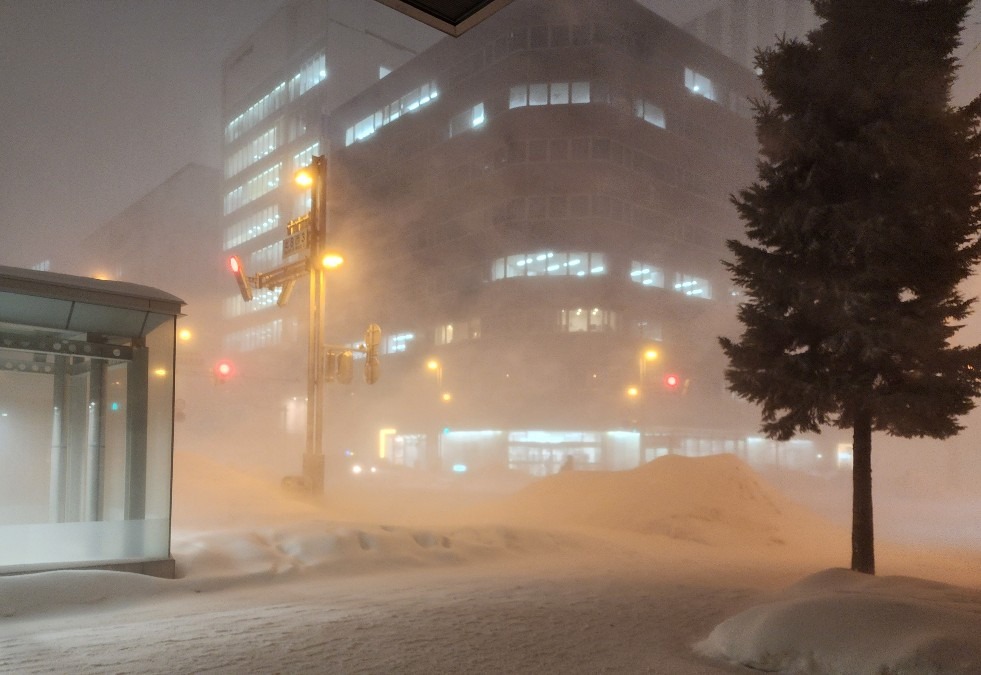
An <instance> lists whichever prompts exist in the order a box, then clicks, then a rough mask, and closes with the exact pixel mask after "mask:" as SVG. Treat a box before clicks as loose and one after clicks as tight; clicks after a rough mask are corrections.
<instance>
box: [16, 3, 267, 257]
mask: <svg viewBox="0 0 981 675" xmlns="http://www.w3.org/2000/svg"><path fill="white" fill-rule="evenodd" d="M282 2H283V0H0V92H2V94H0V264H5V265H19V266H24V267H26V266H30V265H32V264H35V263H37V262H40V261H41V260H43V259H45V258H46V257H48V255H49V252H50V251H51V245H52V242H53V238H54V237H55V235H56V234H57V233H61V235H60V236H62V237H63V239H62V242H64V243H70V242H71V241H72V240H74V239H77V238H79V237H81V236H85V235H87V234H89V233H90V232H92V231H93V230H94V229H96V228H97V227H98V226H99V225H101V224H103V223H105V222H106V221H107V220H109V219H111V218H113V217H114V216H116V215H117V214H118V213H119V212H121V211H122V210H123V209H125V208H126V207H128V206H129V205H130V204H132V203H133V202H134V201H136V200H138V199H139V198H140V197H142V196H143V195H145V194H146V193H147V192H149V191H150V190H152V189H153V188H155V187H156V186H157V185H159V184H160V183H162V182H163V181H165V180H166V179H167V178H169V177H170V176H171V175H173V174H174V173H175V172H176V171H178V170H179V169H181V168H182V167H183V166H185V165H186V164H188V163H189V162H198V163H201V164H205V165H208V166H214V167H217V166H219V165H220V161H221V159H220V158H221V156H220V148H221V121H220V107H221V62H222V59H223V58H224V56H225V55H226V54H227V53H228V52H229V51H230V50H231V49H232V48H233V47H234V46H235V45H236V44H237V43H239V42H240V41H242V40H244V39H245V38H246V37H248V35H249V34H250V33H252V32H253V31H254V30H255V29H256V28H257V27H258V26H259V25H260V24H261V23H262V21H264V20H265V19H266V18H267V17H269V16H270V15H271V14H272V13H273V12H275V10H276V9H277V8H278V7H279V6H280V5H281V4H282ZM55 271H57V270H55Z"/></svg>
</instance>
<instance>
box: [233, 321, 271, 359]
mask: <svg viewBox="0 0 981 675" xmlns="http://www.w3.org/2000/svg"><path fill="white" fill-rule="evenodd" d="M282 341H283V320H282V319H275V320H274V321H269V322H267V323H264V324H262V325H259V326H251V327H249V328H245V329H243V330H239V331H235V332H234V333H229V334H227V335H226V336H225V338H224V340H223V346H224V348H225V351H228V352H234V351H239V352H248V351H252V350H255V349H261V348H263V347H273V346H275V345H278V344H280V343H282Z"/></svg>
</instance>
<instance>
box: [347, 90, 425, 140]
mask: <svg viewBox="0 0 981 675" xmlns="http://www.w3.org/2000/svg"><path fill="white" fill-rule="evenodd" d="M438 96H439V92H438V91H437V90H436V83H435V82H430V83H427V84H424V85H422V86H421V87H418V88H417V89H413V90H412V91H410V92H409V93H408V94H406V95H405V96H402V97H400V98H398V99H397V100H395V101H392V102H391V103H390V104H388V105H387V106H385V107H384V108H382V109H381V110H376V111H375V112H374V113H372V114H371V115H368V116H367V117H365V118H364V119H363V120H361V121H360V122H358V123H357V124H355V125H354V126H353V127H348V128H347V130H346V132H345V134H344V143H345V145H351V144H352V143H356V142H358V141H362V140H364V139H365V138H367V137H368V136H370V135H371V134H373V133H375V131H376V130H377V129H379V128H381V127H383V126H385V125H386V124H391V123H392V122H394V121H395V120H397V119H398V118H399V117H401V116H402V115H405V114H407V113H410V112H413V111H415V110H417V109H419V108H420V107H422V106H424V105H426V104H427V103H431V102H432V101H434V100H436V98H437V97H438Z"/></svg>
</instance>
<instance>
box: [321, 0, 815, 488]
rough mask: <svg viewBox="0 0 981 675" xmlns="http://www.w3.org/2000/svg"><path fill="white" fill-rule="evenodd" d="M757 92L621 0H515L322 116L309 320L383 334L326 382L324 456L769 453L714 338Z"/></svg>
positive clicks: (588, 457) (454, 458)
mask: <svg viewBox="0 0 981 675" xmlns="http://www.w3.org/2000/svg"><path fill="white" fill-rule="evenodd" d="M757 87H758V85H757V82H756V80H755V77H754V76H753V75H752V73H750V72H749V71H747V70H746V69H745V68H743V67H741V66H739V65H737V64H735V63H734V62H732V61H730V60H728V59H727V58H725V57H723V56H722V55H720V54H718V53H717V52H715V51H713V50H712V49H711V48H709V47H707V46H705V45H703V44H702V43H700V42H698V41H697V40H696V39H695V38H693V37H691V36H690V35H688V34H686V33H684V32H683V31H682V30H680V29H679V28H677V27H675V26H673V25H672V24H670V23H668V22H667V21H665V20H663V19H661V18H660V17H658V16H657V15H656V14H654V13H652V12H650V11H648V10H646V9H644V8H643V7H641V6H640V5H638V4H636V3H635V2H633V1H631V0H615V1H609V0H606V1H602V2H599V1H594V0H575V1H571V0H570V1H561V2H559V1H556V0H548V1H540V0H521V1H520V2H515V3H512V4H511V5H509V6H507V7H506V8H504V9H503V10H501V11H500V12H498V13H497V14H495V15H494V16H493V17H491V18H490V19H488V20H486V21H485V22H483V23H481V24H480V25H479V26H477V27H476V28H473V29H472V30H470V31H469V32H467V33H466V34H464V35H463V36H461V37H459V38H456V39H446V40H443V41H441V42H440V43H438V44H437V45H435V46H434V47H432V48H430V49H429V50H427V51H426V52H424V53H423V54H421V55H420V56H418V57H416V58H414V59H412V60H411V61H410V62H409V63H407V64H406V65H404V66H403V67H401V68H399V69H398V70H397V71H395V72H393V73H392V74H391V75H389V76H388V77H386V78H385V79H384V80H382V81H380V82H378V83H376V84H375V85H373V86H372V87H370V88H369V89H367V90H366V91H364V92H362V93H361V94H360V95H358V96H357V97H356V98H354V99H353V100H351V101H350V102H348V103H347V104H345V105H343V106H341V107H340V108H338V109H337V110H335V111H334V113H333V114H331V115H330V116H328V118H327V128H326V136H327V138H328V142H329V148H330V153H329V175H330V185H329V189H328V201H329V203H330V213H329V221H328V231H329V237H330V239H331V244H332V245H333V246H335V247H337V248H338V249H339V250H341V251H343V252H344V255H345V258H346V259H347V261H348V263H346V264H345V268H344V269H343V271H342V272H340V273H338V274H337V275H336V276H332V277H331V280H330V281H329V283H328V326H327V332H328V335H331V336H333V339H334V340H335V341H340V342H344V341H346V342H347V343H355V342H356V341H357V339H358V335H359V331H360V330H363V328H361V327H362V326H364V325H366V324H367V323H369V322H374V323H378V324H380V325H381V327H382V329H383V332H384V340H383V343H384V344H383V350H382V351H383V356H382V371H383V375H382V378H381V381H380V382H379V383H378V384H375V385H373V387H372V388H371V389H368V388H367V387H365V386H361V387H357V386H354V387H350V388H343V387H335V388H333V389H332V391H331V397H330V400H329V402H328V403H329V406H328V411H327V415H328V423H327V430H328V436H329V439H328V444H329V445H331V444H333V445H334V447H333V448H332V450H331V452H332V453H333V454H334V456H335V458H337V457H340V456H341V455H342V454H347V455H352V454H353V455H354V456H368V457H370V458H371V459H372V460H374V461H383V462H393V463H395V464H403V465H406V466H413V467H426V468H432V469H440V470H446V471H449V470H454V471H474V470H491V469H495V470H497V469H513V470H520V471H525V472H529V473H531V474H533V475H546V474H548V473H551V472H554V471H556V470H558V468H559V467H560V466H561V465H562V464H563V463H564V462H566V461H568V460H567V458H569V457H571V458H572V461H573V462H574V464H575V466H576V467H577V468H583V469H588V468H595V469H626V468H631V467H634V466H637V465H638V464H639V463H643V462H645V461H649V460H651V459H653V458H654V457H657V456H659V455H662V454H667V453H680V454H689V455H698V454H709V453H716V452H736V453H738V454H740V455H742V456H744V457H745V458H746V459H748V460H750V461H752V462H754V463H768V462H770V461H772V460H771V457H773V456H775V455H774V453H777V452H779V449H778V448H775V447H773V446H772V445H771V444H769V443H768V442H764V441H762V440H760V439H755V438H753V437H752V435H751V434H752V431H753V429H755V428H756V426H757V424H758V417H757V414H758V413H757V411H756V410H755V409H752V408H751V407H750V406H747V405H746V404H744V403H740V402H737V401H735V400H733V399H732V397H731V396H730V395H729V394H728V393H727V392H726V390H725V385H724V380H723V369H724V360H723V356H722V354H721V350H720V349H719V347H718V342H717V337H718V336H719V335H720V334H723V333H731V332H734V331H735V330H737V329H738V326H736V324H735V322H734V314H735V312H734V309H735V304H736V302H735V301H736V299H735V298H734V297H733V294H732V290H731V285H730V283H729V280H728V278H727V274H726V272H725V270H724V269H723V268H722V266H721V264H720V260H721V259H723V258H724V257H725V256H726V249H725V247H724V241H725V239H727V238H732V237H738V236H739V235H740V233H741V225H740V223H739V221H738V219H737V217H736V214H735V210H734V208H733V207H732V206H731V205H730V203H729V200H728V196H729V194H731V193H732V192H733V191H735V190H736V189H738V188H739V187H741V186H743V185H746V184H747V183H748V182H750V181H751V180H752V179H753V177H754V162H755V158H756V141H755V136H754V128H753V123H752V119H751V114H750V107H749V104H748V101H747V98H748V97H750V96H753V95H756V94H757V91H758V89H757ZM332 386H333V385H332ZM805 455H807V453H804V455H802V454H801V453H794V456H795V457H797V458H798V459H797V460H796V461H806V460H804V459H802V458H803V457H804V456H805ZM329 462H330V458H328V466H329Z"/></svg>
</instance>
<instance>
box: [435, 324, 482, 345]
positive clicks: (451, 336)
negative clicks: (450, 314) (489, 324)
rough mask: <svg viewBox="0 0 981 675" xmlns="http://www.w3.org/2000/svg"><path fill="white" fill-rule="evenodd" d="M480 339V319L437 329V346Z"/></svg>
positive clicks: (444, 325)
mask: <svg viewBox="0 0 981 675" xmlns="http://www.w3.org/2000/svg"><path fill="white" fill-rule="evenodd" d="M479 337H480V319H470V320H469V321H461V322H459V323H447V324H443V325H442V326H439V327H437V328H436V340H435V342H436V344H438V345H448V344H451V343H454V342H461V341H463V340H476V339H477V338H479Z"/></svg>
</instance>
